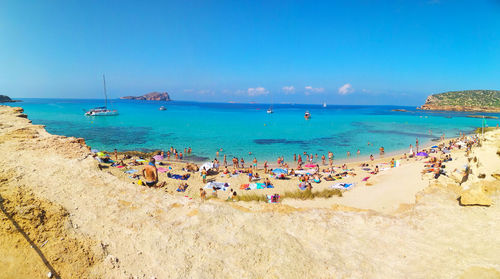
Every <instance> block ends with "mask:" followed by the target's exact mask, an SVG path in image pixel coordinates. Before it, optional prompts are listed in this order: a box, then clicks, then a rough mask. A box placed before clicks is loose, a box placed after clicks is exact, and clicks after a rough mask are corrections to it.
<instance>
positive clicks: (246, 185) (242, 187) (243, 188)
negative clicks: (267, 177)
mask: <svg viewBox="0 0 500 279" xmlns="http://www.w3.org/2000/svg"><path fill="white" fill-rule="evenodd" d="M248 186H249V184H241V185H240V190H245V189H248V190H250V188H248Z"/></svg>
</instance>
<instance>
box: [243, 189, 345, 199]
mask: <svg viewBox="0 0 500 279" xmlns="http://www.w3.org/2000/svg"><path fill="white" fill-rule="evenodd" d="M333 196H339V197H342V191H340V190H338V189H325V190H322V191H316V192H314V191H311V190H304V191H302V190H296V191H292V192H285V193H284V194H283V195H281V199H299V200H312V199H314V198H331V197H333ZM238 200H239V201H246V202H249V201H258V202H267V197H266V195H259V194H256V193H249V194H245V195H240V196H238Z"/></svg>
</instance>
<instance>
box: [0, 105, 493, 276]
mask: <svg viewBox="0 0 500 279" xmlns="http://www.w3.org/2000/svg"><path fill="white" fill-rule="evenodd" d="M485 137H486V140H485V141H484V142H483V145H482V147H477V148H474V149H473V151H472V154H470V156H469V157H468V158H467V157H466V156H465V154H464V152H463V151H457V152H454V153H453V157H454V160H453V161H452V162H450V163H448V165H447V170H449V172H450V173H449V176H450V177H440V178H439V179H432V177H431V175H422V174H421V173H420V172H421V170H422V168H423V164H424V163H423V161H414V160H410V161H403V162H402V165H401V166H400V167H398V168H392V169H388V170H385V171H382V172H381V173H380V174H377V175H375V176H372V177H371V178H370V179H369V180H368V181H367V182H361V181H360V180H361V179H362V178H363V177H364V175H365V174H364V173H362V171H361V170H356V172H357V173H358V175H357V176H355V177H349V178H345V179H343V180H341V182H344V181H345V182H356V183H357V184H356V186H355V187H354V188H353V189H352V190H350V191H347V192H344V194H343V196H342V197H332V198H329V199H313V200H290V199H285V200H283V202H282V203H281V204H266V203H259V202H225V201H223V200H217V199H210V200H208V201H206V202H201V201H200V199H199V197H198V188H200V186H201V185H202V183H201V177H200V176H199V175H197V174H195V175H193V177H192V178H190V179H189V180H188V184H189V185H190V188H188V191H187V192H186V193H177V192H175V189H176V188H177V185H178V181H176V180H173V179H169V178H166V177H165V176H164V174H162V176H161V177H160V180H165V181H167V182H168V185H167V187H166V188H163V189H154V188H146V187H143V186H139V185H137V184H135V183H134V182H135V180H133V179H130V178H129V177H128V175H125V174H124V173H123V171H122V170H120V169H117V168H104V169H102V170H99V168H98V166H97V165H98V164H97V161H96V160H95V159H94V158H92V156H91V154H90V152H89V149H88V147H87V146H86V145H84V144H82V140H79V139H75V138H67V137H62V136H57V135H51V134H49V133H47V132H46V131H45V129H44V128H43V127H42V126H36V125H32V124H31V123H30V121H29V120H28V119H27V118H26V116H25V115H23V114H22V111H21V110H20V109H16V108H11V107H5V106H0V154H1V157H0V195H1V196H2V198H3V201H2V204H3V205H4V208H5V209H6V210H5V212H7V214H6V213H1V214H3V215H2V227H0V231H1V232H2V234H1V236H0V251H2V254H6V255H8V256H7V257H4V258H3V259H2V260H0V270H7V273H3V274H0V278H11V277H12V276H15V275H17V276H16V277H23V276H25V277H30V278H47V273H48V272H49V271H51V269H53V271H54V272H55V273H56V274H57V275H60V276H61V278H153V277H154V278H187V277H188V278H207V277H210V278H235V277H237V278H346V277H347V278H367V277H369V278H395V277H397V278H401V277H404V278H457V277H462V278H495V277H497V278H498V277H499V276H500V262H499V261H498V259H499V258H500V239H499V238H498V237H496V234H497V232H498V231H499V230H500V209H499V207H498V202H499V200H500V196H499V192H498V189H499V188H500V185H499V180H497V179H496V178H494V177H493V176H492V175H491V174H495V173H500V156H499V155H497V154H496V153H497V150H499V149H500V130H496V131H492V132H488V133H487V134H486V136H485ZM474 157H476V160H473V158H474ZM396 159H397V158H396ZM469 159H470V160H471V161H470V162H469ZM388 160H390V158H385V159H383V160H382V161H388ZM467 163H468V164H469V165H470V167H471V169H472V171H473V174H472V175H470V176H469V180H468V181H466V182H465V183H463V184H462V185H461V186H460V185H459V184H458V183H457V181H456V180H457V179H458V178H459V177H458V175H456V173H455V172H453V170H454V169H455V168H456V169H461V168H462V167H463V165H464V164H467ZM357 164H358V163H351V164H350V165H352V166H353V167H356V165H357ZM172 167H173V170H174V173H179V174H182V173H181V172H180V170H179V168H180V167H182V164H173V165H172ZM138 169H139V168H138ZM261 174H263V173H261ZM479 174H485V178H483V179H481V178H478V177H477V176H478V175H479ZM367 176H368V174H367ZM217 181H229V182H230V183H231V184H232V187H233V188H235V189H238V194H240V195H241V194H243V193H241V191H240V190H239V185H240V184H243V183H248V177H247V176H243V175H240V176H239V177H237V178H231V179H227V178H220V177H218V178H217ZM273 183H274V184H275V187H276V188H274V189H265V190H252V191H255V192H257V191H261V192H262V193H274V192H279V193H282V192H284V191H292V190H296V189H297V184H298V183H297V180H295V179H291V180H280V181H275V180H273ZM331 183H332V182H321V183H320V184H315V185H314V189H313V190H314V191H320V190H322V189H325V188H327V187H328V186H329V185H330V184H331ZM467 191H468V192H467ZM471 191H474V192H473V194H474V195H475V196H473V198H475V197H476V196H479V197H480V198H483V199H486V200H488V199H489V201H491V205H490V206H488V207H485V206H461V205H460V204H459V200H460V198H462V199H464V197H465V195H466V194H470V193H471ZM259 193H260V192H259ZM219 195H221V196H223V195H224V194H223V193H219ZM42 212H45V213H43V214H42ZM7 215H9V216H11V215H13V216H12V218H8V217H7ZM40 216H45V217H43V218H41V217H40ZM11 219H12V220H13V221H15V222H16V223H17V224H18V225H19V227H20V228H21V229H22V230H24V231H25V232H26V235H27V238H26V237H24V236H22V234H21V233H20V232H19V230H17V229H15V225H14V223H13V221H12V220H11ZM42 219H43V220H44V221H43V222H41V221H37V220H42ZM26 239H30V240H31V241H32V242H33V244H35V246H36V247H38V251H39V252H40V253H36V251H35V252H34V251H31V250H30V249H33V250H36V249H34V248H31V246H33V245H30V244H29V243H28V241H27V240H26ZM45 242H46V243H45ZM44 243H45V245H43V244H44ZM4 251H5V252H4ZM40 254H41V255H43V257H42V256H41V255H40ZM23 257H26V260H24V261H23V260H21V259H22V258H23ZM43 259H46V260H45V263H44V260H43ZM487 276H490V277H487Z"/></svg>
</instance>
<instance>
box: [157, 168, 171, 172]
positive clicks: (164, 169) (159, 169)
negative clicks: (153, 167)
mask: <svg viewBox="0 0 500 279" xmlns="http://www.w3.org/2000/svg"><path fill="white" fill-rule="evenodd" d="M157 170H158V172H167V171H168V169H167V168H162V167H159V168H157Z"/></svg>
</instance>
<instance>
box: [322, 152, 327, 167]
mask: <svg viewBox="0 0 500 279" xmlns="http://www.w3.org/2000/svg"><path fill="white" fill-rule="evenodd" d="M325 159H326V158H325V154H323V155H321V163H322V164H323V165H326V164H325Z"/></svg>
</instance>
